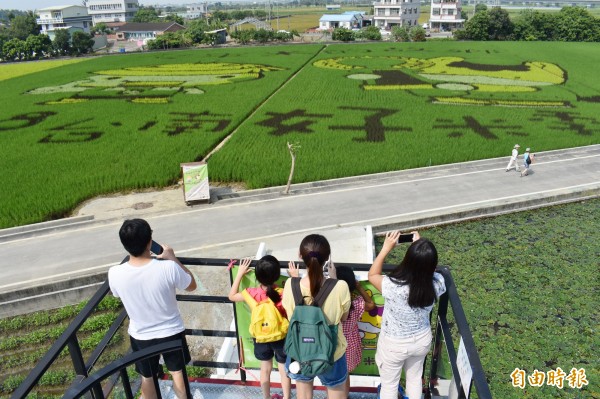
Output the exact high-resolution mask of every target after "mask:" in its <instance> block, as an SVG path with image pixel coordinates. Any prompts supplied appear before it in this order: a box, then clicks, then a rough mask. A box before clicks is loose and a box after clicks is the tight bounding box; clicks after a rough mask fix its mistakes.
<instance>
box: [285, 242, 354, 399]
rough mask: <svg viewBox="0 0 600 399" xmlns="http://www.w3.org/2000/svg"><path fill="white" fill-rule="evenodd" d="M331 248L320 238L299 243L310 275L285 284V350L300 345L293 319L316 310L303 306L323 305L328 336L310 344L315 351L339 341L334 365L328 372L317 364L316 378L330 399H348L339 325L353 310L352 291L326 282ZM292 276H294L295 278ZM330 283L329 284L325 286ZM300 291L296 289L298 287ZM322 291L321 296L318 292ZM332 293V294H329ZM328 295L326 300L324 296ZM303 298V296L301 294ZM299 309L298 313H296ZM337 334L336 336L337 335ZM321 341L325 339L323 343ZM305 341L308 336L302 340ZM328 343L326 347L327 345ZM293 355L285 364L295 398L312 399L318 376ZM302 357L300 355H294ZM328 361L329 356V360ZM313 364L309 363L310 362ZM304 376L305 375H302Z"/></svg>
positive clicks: (331, 360) (289, 354)
mask: <svg viewBox="0 0 600 399" xmlns="http://www.w3.org/2000/svg"><path fill="white" fill-rule="evenodd" d="M330 255H331V247H330V246H329V242H328V241H327V239H326V238H325V237H323V236H322V235H319V234H310V235H308V236H306V237H304V239H303V240H302V242H301V243H300V257H301V258H302V260H303V261H304V264H305V265H306V268H307V269H308V273H307V275H306V276H304V277H303V278H302V279H296V278H290V279H288V280H287V281H286V282H285V287H284V289H283V307H284V308H285V310H286V312H287V314H288V316H289V317H290V330H289V332H288V337H287V341H286V348H289V347H290V345H292V346H295V345H294V344H295V343H297V342H295V341H294V339H295V338H298V337H295V335H294V331H293V330H294V326H295V322H294V319H295V318H296V317H297V316H298V315H299V314H304V313H303V312H301V310H314V309H315V307H314V306H303V305H311V304H312V303H313V301H315V300H317V301H321V300H322V303H321V306H320V309H321V310H322V314H323V315H324V318H325V320H326V322H327V324H328V326H326V328H330V329H331V330H330V331H327V333H326V334H319V336H317V337H314V338H309V340H310V339H314V341H313V342H314V343H313V344H312V345H311V344H307V345H309V346H313V347H315V346H316V344H321V343H322V342H321V341H324V340H325V336H328V335H330V334H336V336H337V339H336V338H335V336H334V337H333V338H334V342H335V346H333V347H332V356H331V358H330V359H328V361H329V362H333V365H330V364H329V365H327V366H326V368H324V367H322V365H323V362H321V363H320V364H314V369H315V370H323V369H324V371H322V372H319V373H318V374H316V376H317V377H319V380H320V381H321V383H322V384H323V385H324V386H325V387H326V388H327V397H328V399H346V398H347V397H348V392H346V386H345V382H346V378H347V377H348V368H347V366H346V346H347V344H346V339H345V338H344V333H343V331H342V327H341V326H340V325H339V324H340V323H341V322H342V321H343V320H345V319H346V318H347V317H348V311H349V310H350V291H349V290H348V285H347V284H346V283H345V282H343V281H337V280H334V279H326V278H325V277H324V276H323V266H324V265H325V263H326V262H327V261H328V260H329V259H330ZM292 270H294V267H293V265H290V271H292ZM292 275H293V274H292ZM294 281H295V282H296V283H297V282H298V281H299V290H300V291H301V295H299V296H300V298H299V300H300V301H302V303H301V304H300V305H298V306H297V305H296V303H297V302H296V299H297V298H295V296H294V292H293V291H294V288H293V286H292V285H293V284H296V283H294ZM326 281H328V283H326ZM296 287H297V286H296ZM321 290H322V292H321V295H319V292H320V291H321ZM329 290H331V291H329ZM326 292H329V293H328V294H327V295H326V296H325V299H324V300H323V299H322V298H323V296H324V295H323V294H325V293H326ZM298 294H300V292H299V293H298ZM297 308H303V309H298V311H297V313H296V314H294V311H295V310H296V309H297ZM335 330H337V332H336V331H335ZM321 338H322V339H321ZM302 339H303V340H304V341H306V336H305V337H303V338H302ZM325 344H326V343H323V345H325ZM291 355H292V352H291V351H288V359H287V361H286V369H287V370H288V375H289V376H290V378H292V379H294V380H296V397H297V398H298V399H312V397H313V381H314V377H315V375H311V373H307V372H306V371H305V370H306V368H307V367H309V368H310V366H306V363H304V362H302V366H300V364H299V363H298V360H299V359H297V358H294V359H293V363H292V356H291ZM295 356H297V357H300V356H301V355H295ZM327 357H329V356H327ZM307 363H310V362H307ZM302 373H304V374H302Z"/></svg>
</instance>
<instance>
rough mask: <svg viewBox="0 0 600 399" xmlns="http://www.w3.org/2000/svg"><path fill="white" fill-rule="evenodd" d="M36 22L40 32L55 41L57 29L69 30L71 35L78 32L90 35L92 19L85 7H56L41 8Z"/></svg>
mask: <svg viewBox="0 0 600 399" xmlns="http://www.w3.org/2000/svg"><path fill="white" fill-rule="evenodd" d="M36 13H37V15H38V18H37V19H36V22H37V24H38V25H40V27H41V29H40V31H41V32H42V33H43V34H45V35H48V36H49V37H50V39H54V31H55V30H56V29H67V30H68V31H69V32H70V33H71V34H72V33H73V32H76V31H82V32H85V33H90V28H91V27H92V17H91V16H89V15H88V12H87V9H86V8H85V7H83V6H74V5H71V6H55V7H46V8H41V9H39V10H37V11H36Z"/></svg>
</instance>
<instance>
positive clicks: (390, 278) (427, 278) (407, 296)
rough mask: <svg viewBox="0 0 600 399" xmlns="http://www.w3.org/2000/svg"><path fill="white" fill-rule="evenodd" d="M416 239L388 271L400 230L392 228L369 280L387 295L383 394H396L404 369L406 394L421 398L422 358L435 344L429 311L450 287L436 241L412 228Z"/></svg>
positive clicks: (380, 350) (381, 345)
mask: <svg viewBox="0 0 600 399" xmlns="http://www.w3.org/2000/svg"><path fill="white" fill-rule="evenodd" d="M413 234H414V236H413V242H412V244H411V245H410V247H409V248H408V250H407V251H406V254H405V255H404V259H403V260H402V262H400V264H399V265H398V266H397V267H396V268H395V269H394V270H393V271H392V272H391V273H390V274H389V275H387V276H385V275H383V263H384V261H385V258H386V256H387V255H388V254H389V253H390V251H391V250H392V249H393V248H394V247H395V246H396V244H397V243H398V237H399V236H400V232H398V231H394V232H389V233H387V234H386V236H385V242H384V243H383V247H382V248H381V251H380V252H379V255H377V258H376V259H375V261H374V262H373V265H372V266H371V269H370V270H369V282H371V284H373V286H375V288H377V289H378V290H379V291H380V292H381V295H382V296H383V298H384V300H385V304H384V311H383V316H382V319H381V332H380V333H379V339H378V341H377V352H376V353H375V363H376V364H377V367H378V368H379V376H380V378H381V392H380V399H396V398H397V397H398V384H399V382H400V375H401V373H402V368H403V367H404V368H405V371H406V395H407V396H408V397H409V398H410V399H420V398H421V394H422V391H423V386H422V382H421V375H422V373H423V362H424V360H425V356H426V355H427V353H428V352H429V347H430V346H431V340H432V335H431V325H430V323H429V314H430V313H431V310H432V309H433V304H434V302H435V301H436V299H437V298H438V297H439V296H440V295H442V294H443V293H444V292H446V285H445V283H444V278H443V277H442V275H441V274H439V273H436V272H435V268H436V266H437V262H438V255H437V250H436V249H435V246H434V245H433V243H432V242H431V241H429V240H427V239H424V238H420V236H419V233H418V232H416V231H415V232H413Z"/></svg>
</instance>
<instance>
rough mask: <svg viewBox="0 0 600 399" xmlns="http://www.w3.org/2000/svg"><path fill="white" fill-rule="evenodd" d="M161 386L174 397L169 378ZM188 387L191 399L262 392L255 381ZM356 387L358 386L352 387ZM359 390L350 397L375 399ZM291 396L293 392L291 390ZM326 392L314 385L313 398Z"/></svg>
mask: <svg viewBox="0 0 600 399" xmlns="http://www.w3.org/2000/svg"><path fill="white" fill-rule="evenodd" d="M159 384H160V386H161V394H162V397H163V399H176V397H175V394H174V393H173V390H172V388H171V386H172V384H171V381H169V380H162V381H159ZM190 389H191V391H192V398H193V399H261V398H262V392H261V390H260V386H258V385H257V384H256V383H255V382H249V383H246V384H243V383H242V382H240V381H223V382H219V383H211V382H205V381H202V382H191V383H190ZM292 389H293V388H292ZM353 389H358V388H353ZM360 390H361V391H362V390H364V391H367V392H350V396H349V398H350V399H377V392H376V390H375V389H373V388H362V389H360ZM274 393H279V394H282V391H281V388H278V387H272V388H271V394H274ZM292 396H293V397H295V396H294V392H293V391H292ZM326 397H327V393H326V391H325V390H324V388H323V387H315V393H314V399H325V398H326Z"/></svg>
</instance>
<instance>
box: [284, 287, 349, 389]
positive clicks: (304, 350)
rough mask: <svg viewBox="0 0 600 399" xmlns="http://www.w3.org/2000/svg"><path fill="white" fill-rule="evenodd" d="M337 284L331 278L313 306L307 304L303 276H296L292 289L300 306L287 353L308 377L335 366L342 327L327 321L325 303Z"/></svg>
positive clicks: (315, 299)
mask: <svg viewBox="0 0 600 399" xmlns="http://www.w3.org/2000/svg"><path fill="white" fill-rule="evenodd" d="M336 283H337V280H335V279H331V278H329V279H327V280H325V283H324V284H323V286H322V287H321V289H320V290H319V293H318V294H317V296H316V297H315V298H314V300H313V303H312V305H310V306H309V305H305V304H304V298H303V297H302V292H301V289H300V278H298V277H293V278H292V283H291V284H292V292H293V293H294V302H295V304H296V307H295V308H294V313H293V314H292V317H291V319H290V325H289V329H288V334H287V337H286V339H285V353H286V354H287V355H288V356H289V357H290V358H291V359H292V361H297V362H298V363H299V364H300V372H299V374H302V375H303V376H305V377H315V376H317V375H319V374H323V373H325V372H326V371H328V370H329V369H331V367H333V363H334V360H333V354H334V353H335V349H336V347H337V332H338V326H337V325H335V326H330V325H329V324H328V323H327V319H326V318H325V314H324V313H323V310H322V309H321V306H323V304H324V303H325V300H326V299H327V296H328V295H329V293H330V292H331V290H333V287H334V286H335V284H336Z"/></svg>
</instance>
